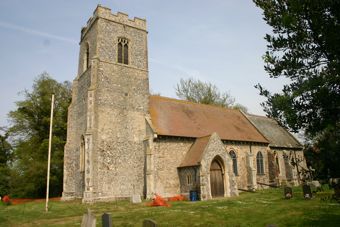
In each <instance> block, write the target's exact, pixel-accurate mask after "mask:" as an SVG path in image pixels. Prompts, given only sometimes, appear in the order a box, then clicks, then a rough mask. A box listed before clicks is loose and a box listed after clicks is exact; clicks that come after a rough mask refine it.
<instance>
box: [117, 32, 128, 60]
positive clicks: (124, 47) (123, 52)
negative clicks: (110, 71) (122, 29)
mask: <svg viewBox="0 0 340 227" xmlns="http://www.w3.org/2000/svg"><path fill="white" fill-rule="evenodd" d="M117 61H118V63H122V64H126V65H128V64H129V41H128V40H127V39H126V38H118V59H117Z"/></svg>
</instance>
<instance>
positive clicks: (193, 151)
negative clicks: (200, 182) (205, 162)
mask: <svg viewBox="0 0 340 227" xmlns="http://www.w3.org/2000/svg"><path fill="white" fill-rule="evenodd" d="M210 137H211V136H205V137H201V138H197V139H196V141H195V143H194V144H193V145H192V146H191V147H190V149H189V151H188V152H187V154H186V155H185V157H184V160H183V161H182V163H181V165H180V166H179V167H188V166H197V165H200V162H201V160H202V156H203V152H204V150H205V148H206V146H207V144H208V142H209V140H210Z"/></svg>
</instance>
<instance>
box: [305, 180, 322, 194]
mask: <svg viewBox="0 0 340 227" xmlns="http://www.w3.org/2000/svg"><path fill="white" fill-rule="evenodd" d="M307 185H309V186H310V187H311V191H312V192H318V191H321V190H322V189H321V184H320V182H319V181H317V180H314V181H310V182H307Z"/></svg>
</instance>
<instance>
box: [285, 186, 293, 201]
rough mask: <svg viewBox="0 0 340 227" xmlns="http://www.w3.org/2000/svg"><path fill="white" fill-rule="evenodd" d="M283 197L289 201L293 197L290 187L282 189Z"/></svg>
mask: <svg viewBox="0 0 340 227" xmlns="http://www.w3.org/2000/svg"><path fill="white" fill-rule="evenodd" d="M283 195H284V197H285V199H290V198H292V197H293V190H292V188H291V187H287V186H286V187H284V188H283Z"/></svg>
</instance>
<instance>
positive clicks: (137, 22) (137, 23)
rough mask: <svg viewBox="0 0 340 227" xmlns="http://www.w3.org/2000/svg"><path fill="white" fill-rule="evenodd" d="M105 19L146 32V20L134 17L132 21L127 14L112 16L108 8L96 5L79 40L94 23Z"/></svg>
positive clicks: (120, 13)
mask: <svg viewBox="0 0 340 227" xmlns="http://www.w3.org/2000/svg"><path fill="white" fill-rule="evenodd" d="M98 18H102V19H106V20H109V21H112V22H116V23H119V24H124V25H125V26H130V27H133V28H137V29H140V30H144V31H146V20H145V19H141V18H138V17H134V18H133V19H131V18H129V15H128V14H125V13H122V12H117V14H113V13H112V12H111V9H110V8H107V7H104V6H101V5H98V6H97V8H96V9H95V10H94V12H93V16H92V17H90V19H89V20H88V21H87V24H86V26H85V27H83V28H82V30H81V40H82V39H83V38H84V36H85V35H86V33H87V31H88V30H89V29H90V27H91V26H92V25H93V24H94V22H95V21H96V20H97V19H98Z"/></svg>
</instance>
